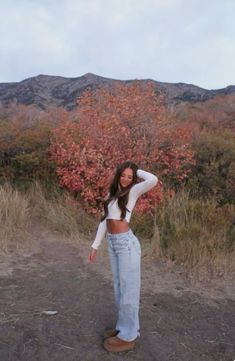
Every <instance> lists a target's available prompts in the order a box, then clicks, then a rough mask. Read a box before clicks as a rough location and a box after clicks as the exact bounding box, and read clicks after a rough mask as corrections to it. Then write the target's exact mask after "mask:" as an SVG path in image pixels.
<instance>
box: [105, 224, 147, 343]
mask: <svg viewBox="0 0 235 361" xmlns="http://www.w3.org/2000/svg"><path fill="white" fill-rule="evenodd" d="M107 238H108V241H109V256H110V263H111V269H112V273H113V282H114V294H115V301H116V305H117V308H118V320H117V324H116V329H117V330H119V334H118V337H119V338H120V339H122V340H125V341H132V340H134V339H135V338H136V337H137V336H139V300H140V259H141V247H140V243H139V241H138V238H137V237H136V236H135V235H134V234H133V232H132V231H131V230H129V231H128V232H124V233H116V234H112V233H108V234H107Z"/></svg>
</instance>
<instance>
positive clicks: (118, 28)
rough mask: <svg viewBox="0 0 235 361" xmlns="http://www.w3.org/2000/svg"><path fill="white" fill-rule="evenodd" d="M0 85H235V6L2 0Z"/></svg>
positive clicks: (221, 0)
mask: <svg viewBox="0 0 235 361" xmlns="http://www.w3.org/2000/svg"><path fill="white" fill-rule="evenodd" d="M0 52H1V54H0V82H13V81H20V80H23V79H25V78H29V77H32V76H36V75H38V74H47V75H61V76H66V77H78V76H81V75H83V74H85V73H88V72H89V73H95V74H97V75H100V76H104V77H108V78H113V79H145V78H150V79H154V80H158V81H162V82H171V83H177V82H184V83H190V84H195V85H198V86H200V87H203V88H207V89H216V88H223V87H226V86H228V85H231V84H233V85H235V0H0Z"/></svg>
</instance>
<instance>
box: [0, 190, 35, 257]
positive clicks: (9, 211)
mask: <svg viewBox="0 0 235 361" xmlns="http://www.w3.org/2000/svg"><path fill="white" fill-rule="evenodd" d="M28 223H29V202H28V199H27V198H26V197H25V196H24V195H22V194H21V193H20V192H19V191H17V190H16V189H14V188H13V187H12V186H10V185H9V184H5V185H3V186H0V224H1V227H0V252H8V251H11V250H13V249H18V248H19V247H21V246H22V244H24V242H25V240H27V239H28V236H29V234H28V232H27V227H28Z"/></svg>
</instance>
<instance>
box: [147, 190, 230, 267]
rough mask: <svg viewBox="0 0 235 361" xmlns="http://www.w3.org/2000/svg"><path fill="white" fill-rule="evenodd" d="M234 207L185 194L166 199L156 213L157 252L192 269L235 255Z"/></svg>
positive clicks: (154, 236)
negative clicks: (219, 205) (219, 204)
mask: <svg viewBox="0 0 235 361" xmlns="http://www.w3.org/2000/svg"><path fill="white" fill-rule="evenodd" d="M234 222H235V207H234V205H227V206H223V207H217V203H216V202H215V200H213V199H210V200H206V201H205V200H204V201H203V200H197V199H191V198H190V196H189V193H188V192H186V191H182V192H180V193H178V194H176V195H175V197H174V198H172V199H171V198H168V199H166V200H165V201H164V202H163V204H162V205H160V206H159V207H158V208H157V210H156V214H155V232H154V234H153V237H152V245H153V247H154V250H155V252H157V253H158V254H159V253H162V254H163V255H165V256H167V257H170V258H171V259H172V260H174V261H176V262H178V263H183V264H184V265H186V266H187V267H193V266H195V265H200V264H203V263H206V262H208V261H209V260H210V261H214V262H215V263H216V260H218V259H221V257H222V258H226V257H227V258H231V254H233V255H235V224H234Z"/></svg>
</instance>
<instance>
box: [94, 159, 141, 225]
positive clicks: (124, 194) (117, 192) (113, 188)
mask: <svg viewBox="0 0 235 361" xmlns="http://www.w3.org/2000/svg"><path fill="white" fill-rule="evenodd" d="M126 168H130V169H132V171H133V180H132V183H131V184H130V185H129V186H128V187H126V188H122V187H120V177H121V175H122V173H123V172H124V170H125V169H126ZM137 170H138V166H137V165H136V164H135V163H133V162H129V161H128V162H124V163H122V164H120V165H119V166H118V167H117V169H116V174H115V176H114V178H113V181H112V183H111V184H110V187H109V197H108V199H107V200H106V201H105V202H104V215H103V217H102V218H101V221H103V220H104V219H105V218H106V217H107V215H108V204H109V202H110V201H111V200H113V199H118V207H119V208H120V210H121V220H123V219H124V218H125V216H126V212H127V211H129V210H128V209H127V208H126V205H127V202H128V197H129V192H130V189H131V187H132V186H133V185H134V184H135V183H136V182H137Z"/></svg>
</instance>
